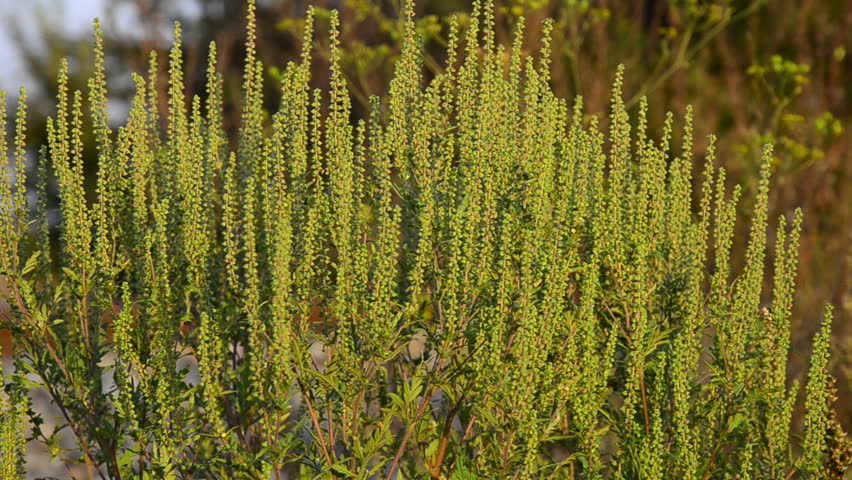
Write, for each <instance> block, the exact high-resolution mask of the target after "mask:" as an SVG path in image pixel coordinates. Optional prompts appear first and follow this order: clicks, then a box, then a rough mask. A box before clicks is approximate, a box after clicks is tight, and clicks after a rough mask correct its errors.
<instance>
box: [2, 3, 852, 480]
mask: <svg viewBox="0 0 852 480" xmlns="http://www.w3.org/2000/svg"><path fill="white" fill-rule="evenodd" d="M492 9H493V4H492V3H491V2H485V3H476V4H475V6H474V12H473V14H472V17H471V21H470V25H469V26H468V28H467V29H466V30H465V32H464V35H460V34H458V32H459V30H458V29H454V31H453V34H452V35H451V41H450V45H449V55H448V57H449V60H448V63H447V67H446V71H445V73H444V74H441V75H439V76H437V77H436V78H435V79H434V80H432V81H431V82H429V84H428V85H426V86H424V85H423V81H422V75H421V68H422V65H421V63H420V62H421V58H422V57H421V52H420V46H421V44H420V43H419V41H418V38H417V35H416V33H415V29H414V23H413V19H412V11H413V10H412V5H411V4H410V3H408V5H407V7H406V16H405V19H404V22H405V28H404V31H405V35H404V38H403V40H402V41H403V54H402V57H401V58H400V60H399V61H398V62H397V64H396V75H395V77H394V79H393V81H392V83H391V86H390V93H389V95H388V97H387V98H386V99H379V98H373V99H372V103H371V105H372V114H371V116H370V118H369V120H368V121H362V122H358V123H357V124H356V125H354V126H353V124H352V123H351V122H350V116H351V106H350V100H349V94H348V92H347V85H346V81H345V79H344V77H343V75H342V74H341V70H340V66H339V55H338V54H339V41H338V19H337V16H336V15H335V14H333V13H332V16H331V46H332V48H331V52H332V55H331V83H330V88H329V89H328V91H320V90H315V89H312V88H311V78H310V66H311V49H310V45H311V38H312V35H313V32H312V23H311V22H310V20H311V18H312V14H311V13H310V12H309V15H308V20H309V21H308V22H307V23H306V31H305V34H304V35H305V41H304V45H305V47H304V51H303V54H302V59H301V62H299V63H293V64H289V65H287V67H286V69H284V70H283V73H282V85H281V92H282V96H283V100H282V102H281V107H280V109H279V110H278V111H277V112H276V113H275V114H274V115H272V116H271V118H268V117H267V116H265V114H264V112H263V110H262V108H261V105H262V101H263V98H262V94H261V91H262V90H261V88H260V87H261V83H262V75H263V67H262V65H261V64H260V62H258V61H257V60H256V55H255V53H256V50H255V47H254V45H255V38H254V25H255V23H254V22H255V19H254V10H253V5H250V8H249V12H250V14H249V20H248V42H247V49H246V50H247V58H246V69H245V80H244V102H243V104H242V122H241V126H240V132H239V137H238V142H236V143H235V144H233V145H232V144H230V143H229V142H228V141H227V139H226V136H225V134H224V132H223V127H222V121H221V119H222V115H223V108H225V106H224V104H223V101H222V98H223V97H222V95H223V92H222V82H221V76H220V75H219V74H218V73H217V67H216V48H215V45H211V49H210V62H209V68H208V89H207V95H206V96H205V98H203V99H202V98H200V97H193V98H191V99H189V98H185V96H184V90H183V85H184V81H183V73H182V59H181V54H180V52H181V49H180V42H181V40H180V28H179V27H178V28H176V31H175V33H176V43H175V46H174V49H173V50H172V53H171V55H170V57H169V59H168V62H169V72H170V82H169V88H168V104H169V109H168V115H167V117H166V118H164V119H161V118H160V117H159V113H158V109H157V108H156V106H157V105H158V104H159V101H160V99H159V98H158V95H159V93H158V92H159V91H160V89H159V88H158V85H157V80H156V79H157V75H156V72H157V66H156V65H157V62H158V61H159V60H158V59H157V58H156V56H152V57H151V73H150V74H149V76H148V78H147V79H146V78H143V77H141V76H134V81H135V84H136V89H137V93H136V96H135V99H134V100H133V104H132V108H131V110H130V114H129V118H128V120H127V122H126V124H125V126H123V127H122V128H120V129H119V130H118V131H117V132H113V131H112V130H111V128H110V126H109V125H110V122H109V119H108V117H107V113H106V112H107V109H106V106H107V105H106V96H107V92H106V82H105V72H104V62H103V55H102V52H103V46H102V44H101V43H102V41H101V35H100V27H99V26H98V24H97V23H96V25H95V31H96V48H95V51H96V58H97V62H96V68H95V74H94V75H93V77H92V79H91V81H90V83H89V89H88V91H87V92H85V93H84V92H80V91H74V92H70V91H68V88H67V69H68V66H67V64H66V63H63V65H62V68H61V70H60V76H59V84H60V88H59V94H58V112H57V114H56V115H55V117H53V118H52V119H51V120H50V121H49V123H48V131H49V142H48V145H46V146H45V147H44V148H43V149H42V150H41V156H40V161H39V167H38V174H39V178H38V185H39V187H38V189H37V192H36V193H37V197H38V198H39V201H38V208H37V209H36V210H37V211H36V216H35V218H31V217H30V209H29V208H28V192H27V191H26V187H25V185H26V179H27V168H26V154H25V148H26V141H25V137H26V107H25V101H26V100H25V95H21V103H20V106H19V108H18V112H17V117H16V121H15V132H16V134H15V136H14V142H13V145H12V146H11V147H12V148H11V150H13V155H12V156H13V158H14V160H13V161H12V162H13V163H14V164H15V165H16V168H15V175H14V181H13V182H9V181H8V179H3V181H2V182H0V201H2V204H3V208H4V210H3V215H2V217H0V250H2V253H1V254H0V269H1V270H2V274H3V277H4V278H3V284H2V287H3V288H2V291H3V294H4V296H5V297H6V299H7V301H8V303H9V305H10V308H9V311H8V312H7V313H5V314H4V317H3V319H2V325H0V326H2V328H8V329H11V330H12V331H13V336H14V339H15V342H16V343H15V348H16V350H15V352H14V355H15V372H14V373H13V374H12V375H10V376H7V377H6V378H5V379H4V380H3V383H4V385H5V393H4V394H2V402H3V405H4V407H5V408H4V409H3V413H2V450H0V455H2V456H1V457H0V469H2V470H0V478H2V479H4V480H5V479H13V478H14V479H17V478H22V477H23V475H24V472H25V470H26V466H25V465H24V462H23V455H22V454H23V452H24V450H25V445H26V442H27V441H28V440H33V441H37V442H43V443H44V444H46V445H47V446H48V447H49V448H50V449H51V452H53V453H54V454H55V455H57V456H59V457H60V458H61V461H64V462H75V461H79V462H81V463H84V464H85V466H86V469H87V470H88V472H89V476H90V477H91V478H103V479H106V478H114V479H119V478H122V477H125V478H150V479H164V478H263V479H266V478H270V477H272V478H336V479H343V478H364V479H367V478H386V479H394V478H397V479H402V478H433V479H440V478H450V479H455V480H461V479H468V478H495V479H497V478H522V479H531V478H583V479H593V478H613V479H617V478H624V479H635V478H649V479H658V478H683V479H696V480H697V479H701V480H704V479H711V478H712V479H717V478H718V479H723V478H779V479H780V478H840V477H841V476H842V474H843V471H844V468H845V464H846V463H847V462H848V458H849V455H850V449H849V446H848V444H847V443H846V439H845V434H844V433H843V432H842V430H841V429H840V428H839V426H838V424H837V422H836V420H835V419H834V416H833V413H832V407H831V404H832V402H833V400H834V395H833V385H832V380H831V378H830V376H829V375H828V373H827V370H826V367H827V362H828V350H829V342H828V336H829V331H830V325H831V309H830V308H827V309H826V314H825V321H824V323H823V326H822V329H821V330H820V332H819V334H818V335H817V337H816V339H815V346H814V354H813V356H812V358H811V367H810V371H809V373H808V378H807V384H806V386H805V387H804V389H805V409H806V414H805V429H804V435H803V436H802V437H801V438H799V437H798V436H796V435H793V434H792V433H791V427H790V425H791V415H792V410H793V407H794V404H795V402H796V397H797V392H798V390H799V384H798V382H794V383H793V384H792V385H788V384H787V364H788V355H789V353H790V333H789V329H790V312H791V304H792V298H793V292H794V277H795V272H796V267H797V247H798V235H799V229H800V222H801V215H800V213H798V212H797V213H796V214H794V215H793V216H792V219H791V220H790V219H787V218H786V217H781V218H779V219H778V222H779V229H778V231H779V234H778V236H777V239H776V242H775V245H774V249H775V261H774V265H773V266H772V270H773V288H772V292H771V303H768V304H766V305H764V304H763V303H762V302H761V290H762V285H763V281H764V260H765V253H766V248H767V238H766V231H767V224H768V222H769V219H768V218H767V217H768V214H767V201H768V189H769V177H770V166H771V160H772V150H771V148H770V147H766V149H765V151H764V155H763V164H762V165H763V166H762V170H761V172H762V174H761V178H760V183H759V192H758V195H757V201H756V205H755V207H754V213H753V216H752V223H751V228H750V232H751V233H750V238H749V241H748V249H747V254H746V258H745V262H744V264H745V268H744V269H743V271H742V272H736V275H734V274H733V273H732V272H731V271H730V268H729V265H730V261H731V258H730V256H731V255H730V248H731V244H732V235H733V232H734V227H735V223H736V218H737V215H736V211H737V210H736V208H737V200H738V198H739V194H740V190H739V188H734V190H733V192H730V191H728V190H727V189H726V185H725V171H724V170H723V169H717V168H715V167H714V154H713V151H714V150H713V139H712V138H711V139H710V140H709V142H710V147H709V148H708V151H709V154H708V156H707V158H706V159H704V160H703V162H704V170H703V171H704V173H703V180H702V182H701V183H700V185H701V186H700V188H699V189H698V190H697V191H696V192H694V193H695V195H693V187H692V185H693V181H692V178H691V172H692V165H693V158H692V153H691V152H692V148H693V145H692V141H693V139H692V128H693V124H692V122H693V118H692V113H691V112H689V113H688V114H687V116H686V118H685V119H684V121H683V125H684V126H683V128H682V133H681V135H680V137H682V138H683V142H682V145H671V143H672V138H673V137H674V129H675V127H674V124H675V122H674V120H673V118H672V116H671V115H669V116H668V119H667V121H666V123H665V128H664V131H663V132H662V135H661V138H660V139H654V138H651V136H649V134H648V133H647V132H646V128H645V127H646V118H647V117H646V108H647V105H646V102H644V101H643V102H641V103H640V107H639V112H638V121H636V122H635V124H631V121H630V119H629V118H628V114H627V111H626V108H625V104H624V102H623V100H622V96H621V91H620V90H621V84H622V78H621V75H622V73H621V71H619V73H618V76H617V78H616V81H615V86H614V88H613V94H612V114H611V118H610V119H609V122H608V123H609V126H608V128H607V129H606V130H607V132H603V131H602V130H601V129H599V128H598V120H597V119H596V118H589V119H586V118H584V116H583V110H582V100H581V99H580V98H578V99H576V100H575V102H574V103H573V106H569V104H568V103H567V102H566V101H565V100H563V99H561V98H557V97H556V96H555V95H554V94H553V92H552V90H551V88H550V86H549V84H548V82H549V73H548V72H549V60H548V59H549V58H550V52H549V48H550V47H549V38H550V37H549V36H550V23H546V24H545V26H544V28H543V32H544V39H543V46H542V47H541V52H540V53H539V54H538V55H536V57H535V59H534V58H530V57H528V56H526V55H524V54H523V53H522V51H521V48H520V45H521V42H520V40H519V39H520V38H521V32H520V30H519V32H518V35H517V36H516V37H515V38H516V41H515V43H514V45H513V46H510V47H505V46H503V45H498V42H496V40H495V35H494V17H493V11H492ZM520 25H523V22H521V23H520ZM462 37H463V38H462ZM84 96H86V97H87V103H88V104H89V105H90V106H91V108H90V109H89V111H87V112H83V111H82V104H83V97H84ZM4 118H5V117H4ZM161 124H162V125H167V127H166V128H165V131H161V129H160V126H161ZM4 126H5V124H4ZM85 135H92V136H93V137H94V139H95V141H96V143H97V146H98V149H97V150H98V178H97V185H96V188H95V189H94V191H93V192H87V191H86V189H85V188H84V183H83V172H82V165H83V158H82V145H83V137H84V136H85ZM4 142H5V140H4ZM2 148H3V151H6V150H7V145H6V144H5V143H4V144H3V145H2ZM51 171H52V172H53V173H55V176H56V179H57V183H58V189H59V195H60V200H61V232H62V236H61V240H62V241H61V246H60V250H59V251H58V252H52V251H51V248H50V241H49V230H48V225H47V219H46V197H47V188H48V187H47V181H46V178H47V176H48V174H49V173H50V172H51ZM693 197H695V198H696V199H697V201H696V202H695V205H693ZM187 358H189V359H191V360H192V361H190V362H188V363H189V364H194V362H196V361H197V365H198V378H199V379H200V381H196V380H195V378H196V377H194V376H193V375H190V374H189V372H188V368H189V367H182V368H177V367H178V365H187V362H186V361H185V360H186V359H187ZM33 390H42V391H44V392H45V393H46V394H47V395H49V396H50V398H51V399H52V401H53V402H54V404H55V405H56V407H57V408H58V410H59V412H60V413H61V415H62V417H63V419H64V423H63V424H61V426H64V427H67V428H59V429H57V430H55V431H52V432H51V431H46V430H45V429H42V428H41V425H42V423H43V419H41V418H40V416H39V414H37V413H35V412H33V410H32V408H31V405H30V402H31V400H30V398H31V394H32V392H33ZM30 427H33V428H30ZM62 436H71V437H73V439H74V440H75V445H76V447H75V448H73V449H71V450H66V449H63V448H61V447H60V444H59V439H60V437H62Z"/></svg>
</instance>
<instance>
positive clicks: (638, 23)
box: [3, 0, 852, 430]
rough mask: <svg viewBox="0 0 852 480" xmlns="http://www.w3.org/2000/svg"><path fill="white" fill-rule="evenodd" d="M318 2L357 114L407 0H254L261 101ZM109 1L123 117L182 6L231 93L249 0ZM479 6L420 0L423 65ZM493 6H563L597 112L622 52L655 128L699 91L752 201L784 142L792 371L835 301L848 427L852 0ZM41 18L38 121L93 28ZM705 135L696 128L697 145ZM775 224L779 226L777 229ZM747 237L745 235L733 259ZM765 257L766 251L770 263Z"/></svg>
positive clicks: (193, 45) (590, 107) (573, 60)
mask: <svg viewBox="0 0 852 480" xmlns="http://www.w3.org/2000/svg"><path fill="white" fill-rule="evenodd" d="M187 3H194V7H196V8H195V9H194V12H196V14H194V15H191V16H187V15H186V14H182V13H181V12H185V11H186V10H185V9H184V8H181V7H182V6H185V4H187ZM309 3H312V4H313V5H315V6H316V7H318V8H317V10H316V15H317V17H318V19H319V20H320V24H319V29H320V31H322V21H323V19H327V18H328V17H329V11H330V9H338V10H339V11H340V13H341V19H342V23H343V30H342V32H341V40H342V42H343V46H344V50H345V56H344V58H343V64H344V72H345V75H346V78H347V81H348V83H349V86H350V89H351V92H352V96H353V99H354V107H355V108H354V109H353V116H355V117H363V116H364V115H365V114H366V112H367V111H368V105H369V97H370V96H371V95H379V94H383V93H385V92H386V90H387V88H388V83H389V80H390V78H391V76H392V74H393V70H394V63H395V61H396V59H397V58H398V56H399V53H400V52H399V45H397V42H396V40H397V39H398V38H399V37H400V30H399V12H400V11H401V5H400V3H401V0H266V1H264V0H258V16H257V18H258V31H259V36H258V57H259V58H260V59H261V60H262V61H263V62H264V65H266V67H267V72H266V73H267V75H266V76H265V87H264V88H265V106H266V108H267V110H268V111H274V110H275V109H277V102H278V99H279V98H280V95H278V93H277V92H278V88H279V79H280V72H281V71H282V69H283V68H282V67H283V66H284V65H285V64H286V62H288V61H290V60H294V59H295V58H296V57H297V56H298V53H299V49H300V48H301V45H300V43H301V36H302V28H303V25H304V15H305V11H306V9H307V6H308V4H309ZM107 8H108V12H107V15H106V18H104V19H103V21H104V24H105V34H106V36H107V42H106V47H107V70H108V71H109V72H110V75H109V90H110V102H111V107H112V108H116V106H118V111H115V112H114V113H112V117H113V118H114V119H120V118H123V114H124V112H122V111H120V108H121V105H122V104H124V105H126V102H127V100H128V99H129V96H130V93H131V89H132V83H131V81H130V75H129V72H131V71H135V72H140V73H141V72H145V71H146V70H147V69H148V60H149V56H148V52H150V51H152V50H153V51H156V52H157V53H158V54H159V58H160V59H161V61H160V66H159V68H160V71H161V73H162V78H163V80H162V81H161V88H162V89H163V92H162V93H163V94H162V95H161V97H160V98H162V99H165V98H166V95H165V89H166V88H167V85H166V81H165V75H166V71H165V61H164V59H165V53H166V51H167V49H168V48H170V46H171V39H172V35H171V30H172V25H173V22H174V21H176V20H177V21H180V22H181V23H182V27H183V30H184V46H185V64H186V65H187V76H186V88H187V91H188V92H190V93H192V94H198V95H200V96H202V97H204V95H205V93H204V69H205V66H206V65H205V61H204V59H205V58H206V55H207V51H208V48H209V47H208V45H209V43H210V41H216V43H217V45H218V51H219V57H220V62H219V64H220V66H224V67H223V68H224V69H225V71H224V74H225V75H224V76H225V92H226V96H227V97H230V99H231V101H232V105H234V104H236V102H237V101H238V99H239V95H240V89H239V87H240V82H241V75H242V70H243V64H242V61H243V58H244V50H243V41H244V38H243V37H244V17H245V5H244V2H242V1H240V0H113V1H112V2H109V3H108V7H107ZM119 8H121V9H125V10H127V9H132V11H133V12H134V15H135V16H136V17H137V25H138V27H139V28H138V29H132V30H128V29H122V28H120V27H119V26H118V22H117V21H116V19H115V18H116V17H115V16H114V15H111V13H113V14H114V13H115V12H116V11H117V10H118V9H119ZM471 8H472V5H471V2H468V1H461V0H428V1H427V0H420V1H419V2H417V28H418V30H419V32H420V34H421V35H422V38H423V48H424V50H425V52H426V54H427V55H426V60H425V63H424V67H425V68H426V69H427V72H428V75H434V74H438V73H439V72H440V71H441V70H442V68H443V66H444V60H445V58H443V57H442V55H443V50H444V47H445V46H446V42H447V37H448V34H449V21H450V19H451V18H452V17H453V16H455V17H456V19H457V21H458V23H459V25H460V26H462V28H463V27H464V26H465V25H466V22H467V21H468V18H469V17H468V14H469V12H470V11H471ZM496 13H497V35H498V39H499V40H500V41H502V42H503V43H509V42H510V39H511V36H512V32H514V30H515V28H516V27H517V25H518V23H519V20H520V19H521V18H522V17H523V18H525V19H526V20H527V28H526V31H525V35H524V38H525V42H524V49H525V51H526V52H528V53H530V54H532V53H533V52H535V51H537V50H538V45H539V38H540V36H541V30H542V21H543V20H544V19H545V18H548V17H549V18H553V19H554V20H555V28H554V32H553V42H554V43H553V55H554V58H553V63H552V69H553V87H554V89H555V91H556V92H557V93H558V94H560V95H561V96H563V97H566V98H571V97H573V96H575V95H582V96H583V97H584V103H585V105H586V111H588V112H590V115H591V114H595V115H598V116H599V117H600V118H601V120H604V121H606V118H607V116H606V115H607V111H608V107H609V97H610V85H611V84H612V79H613V77H614V72H615V70H616V67H617V65H618V64H620V63H623V64H625V66H626V67H627V75H626V79H625V87H624V91H625V92H626V101H627V104H628V107H630V108H631V109H635V108H638V103H639V100H640V98H641V97H642V96H647V97H648V98H649V102H650V103H651V104H652V105H654V108H653V109H652V110H651V111H652V112H653V113H652V114H651V115H652V117H650V119H649V120H650V122H649V125H650V127H651V128H653V129H660V128H661V125H662V122H663V121H664V119H665V113H664V112H665V111H666V110H671V111H672V112H674V113H675V115H679V114H683V113H684V112H685V109H686V105H687V104H692V105H693V106H694V108H695V112H696V135H697V138H699V139H705V138H706V137H707V135H709V134H711V133H715V134H716V135H717V136H718V143H717V146H718V151H719V153H720V154H719V158H720V162H721V163H722V164H723V165H724V166H725V168H726V169H727V170H728V172H729V175H728V177H729V181H730V182H731V183H743V184H744V185H745V187H746V188H745V194H746V195H745V199H744V201H743V209H742V214H744V215H747V212H748V211H749V201H750V200H749V197H750V195H749V193H750V192H753V191H754V190H755V188H756V184H757V171H758V166H759V158H760V152H761V147H762V145H763V144H765V143H770V142H771V143H774V144H775V145H776V150H775V151H776V158H777V168H776V174H775V176H774V182H775V184H776V185H777V188H774V190H773V196H774V197H775V198H773V199H772V200H771V202H770V204H771V205H774V208H775V211H774V212H773V213H774V215H775V216H776V217H777V215H781V214H789V213H790V212H792V209H793V208H795V207H796V206H802V207H803V209H804V212H805V223H804V227H803V233H802V240H801V260H800V273H799V278H798V283H799V288H798V290H797V292H798V293H797V298H796V304H795V314H794V327H795V330H794V333H793V343H792V345H793V348H794V349H795V352H794V356H793V358H792V361H791V365H792V366H791V371H790V375H791V377H793V376H800V375H801V373H802V371H803V368H805V366H806V359H807V355H808V353H809V351H808V349H809V348H810V347H809V346H808V345H810V339H811V337H812V336H813V334H814V332H815V331H816V330H817V329H818V326H819V318H820V314H821V312H822V305H823V304H824V302H832V303H833V304H835V305H836V306H837V307H839V308H838V315H837V317H838V318H837V319H836V327H835V334H834V340H833V352H834V354H835V355H834V357H833V362H834V365H833V370H834V373H835V375H836V376H837V377H838V379H839V381H838V387H839V390H840V399H841V400H840V401H839V402H838V410H839V414H840V416H841V421H842V422H843V423H844V426H845V427H846V430H850V429H852V159H850V152H852V150H850V147H852V145H850V138H851V137H850V135H849V133H848V131H849V130H848V128H849V125H850V124H852V122H850V121H852V102H850V96H849V94H850V89H852V82H850V77H849V73H850V70H852V35H850V33H849V32H850V31H852V0H502V1H498V2H497V12H496ZM39 25H40V27H39V28H40V31H39V32H38V35H39V38H40V39H42V43H43V45H42V46H40V47H36V46H34V45H31V44H28V42H26V41H25V40H24V38H25V35H24V32H22V31H20V30H17V31H16V38H17V39H18V45H17V47H18V48H19V49H20V52H21V53H22V55H23V57H24V58H25V60H26V63H27V66H28V69H29V71H30V72H31V74H32V75H33V76H34V77H35V78H36V79H37V81H38V83H39V88H38V90H39V91H38V93H39V94H40V95H38V96H36V95H33V92H30V98H31V102H32V105H31V108H32V109H33V110H34V112H33V113H32V115H31V117H30V118H32V119H33V121H34V122H42V121H43V120H44V119H45V118H46V115H51V114H53V108H54V107H53V98H54V97H55V94H56V83H55V78H56V73H57V72H56V69H57V68H58V65H59V61H58V60H59V59H60V58H61V57H68V58H69V60H70V65H71V88H84V87H85V84H84V80H83V79H85V78H88V76H89V74H90V71H89V69H90V68H91V66H92V63H93V62H92V55H93V53H92V47H91V41H92V40H91V35H86V36H81V37H79V38H76V37H75V38H69V37H68V36H67V34H66V33H63V32H64V31H63V29H61V28H59V26H58V25H57V23H56V21H55V20H54V21H49V17H48V16H45V17H44V20H43V21H42V22H40V24H39ZM12 27H13V29H14V28H15V26H14V25H13V26H12ZM26 33H28V34H31V33H32V32H26ZM315 43H316V45H315V48H316V50H317V52H319V55H318V57H319V58H320V59H324V58H327V56H328V55H327V53H328V48H327V47H328V46H327V39H326V37H324V36H323V35H319V36H317V37H316V39H315ZM326 67H327V65H324V64H323V61H322V60H320V61H317V62H315V65H314V72H313V73H314V79H315V82H316V86H318V87H322V86H325V85H324V83H325V82H327V80H328V76H327V68H326ZM3 88H6V89H7V90H14V89H15V86H12V85H4V86H3ZM165 108H166V105H162V109H163V113H165ZM225 114H226V118H225V126H226V129H227V130H228V131H229V132H231V133H234V132H235V131H236V129H237V128H238V121H239V112H238V111H235V110H233V109H231V110H227V109H226V111H225ZM164 116H165V115H163V116H161V118H164ZM30 128H31V129H32V135H33V136H35V137H36V138H35V140H34V142H38V141H39V140H41V139H43V135H44V130H45V126H44V125H43V124H41V125H36V124H33V125H31V126H30ZM39 136H41V138H39ZM89 143H91V142H89ZM706 144H707V142H706V141H703V142H698V145H699V147H698V151H697V152H696V155H697V156H701V155H702V154H703V152H702V151H701V150H702V149H703V148H705V146H706ZM88 157H89V158H90V159H92V160H93V157H92V156H91V155H89V156H88ZM90 170H91V169H90ZM90 173H91V175H90V176H91V177H92V178H93V177H94V172H90ZM697 173H698V172H697V171H696V175H695V176H696V178H697V177H698V175H697ZM740 228H741V229H742V228H744V227H742V226H741V227H740ZM742 233H743V234H745V232H744V231H743V232H742ZM773 236H774V232H771V231H770V236H769V238H770V242H772V241H773V240H772V238H773ZM739 238H741V239H742V238H744V235H740V236H739ZM743 247H744V242H740V245H739V252H740V253H739V255H738V256H739V257H740V258H742V256H743V251H744V248H743ZM772 260H773V259H772V257H771V256H770V257H769V258H768V259H767V265H771V262H772ZM770 288H771V286H770V285H767V286H766V289H765V293H768V292H769V290H770ZM767 298H768V295H767ZM844 399H845V401H844ZM798 417H799V418H800V416H798Z"/></svg>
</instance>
